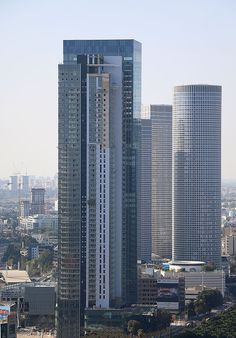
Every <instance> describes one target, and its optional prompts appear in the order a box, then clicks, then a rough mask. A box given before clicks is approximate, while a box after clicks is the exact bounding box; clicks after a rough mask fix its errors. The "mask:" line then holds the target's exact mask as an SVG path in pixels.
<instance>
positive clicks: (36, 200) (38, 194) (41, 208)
mask: <svg viewBox="0 0 236 338" xmlns="http://www.w3.org/2000/svg"><path fill="white" fill-rule="evenodd" d="M44 200H45V189H44V188H32V189H31V210H30V213H31V215H37V214H45V201H44Z"/></svg>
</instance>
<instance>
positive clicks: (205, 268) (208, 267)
mask: <svg viewBox="0 0 236 338" xmlns="http://www.w3.org/2000/svg"><path fill="white" fill-rule="evenodd" d="M215 269H216V265H215V263H214V262H208V263H207V264H206V265H204V266H203V267H202V270H203V271H214V270H215Z"/></svg>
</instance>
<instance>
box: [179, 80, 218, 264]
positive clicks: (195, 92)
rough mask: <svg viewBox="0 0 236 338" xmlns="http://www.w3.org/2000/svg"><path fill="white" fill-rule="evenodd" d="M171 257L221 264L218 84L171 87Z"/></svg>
mask: <svg viewBox="0 0 236 338" xmlns="http://www.w3.org/2000/svg"><path fill="white" fill-rule="evenodd" d="M172 189H173V191H172V194H173V200H172V212H173V217H172V221H173V223H172V226H173V248H172V258H173V260H193V261H194V260H197V261H204V262H214V263H215V264H216V266H220V265H221V263H220V259H221V245H220V224H221V87H220V86H210V85H189V86H178V87H175V91H174V109H173V185H172Z"/></svg>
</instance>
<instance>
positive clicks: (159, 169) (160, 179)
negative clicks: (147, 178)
mask: <svg viewBox="0 0 236 338" xmlns="http://www.w3.org/2000/svg"><path fill="white" fill-rule="evenodd" d="M150 115H151V124H152V253H153V254H154V255H155V256H159V257H162V258H171V254H172V252H171V246H172V106H170V105H151V107H150Z"/></svg>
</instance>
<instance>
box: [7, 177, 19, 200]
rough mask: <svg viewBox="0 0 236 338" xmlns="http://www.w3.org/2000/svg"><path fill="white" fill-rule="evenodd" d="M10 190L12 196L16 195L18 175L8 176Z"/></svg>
mask: <svg viewBox="0 0 236 338" xmlns="http://www.w3.org/2000/svg"><path fill="white" fill-rule="evenodd" d="M10 179H11V180H10V184H9V185H10V191H11V194H12V195H13V196H14V197H17V194H18V188H19V187H18V176H11V177H10Z"/></svg>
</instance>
